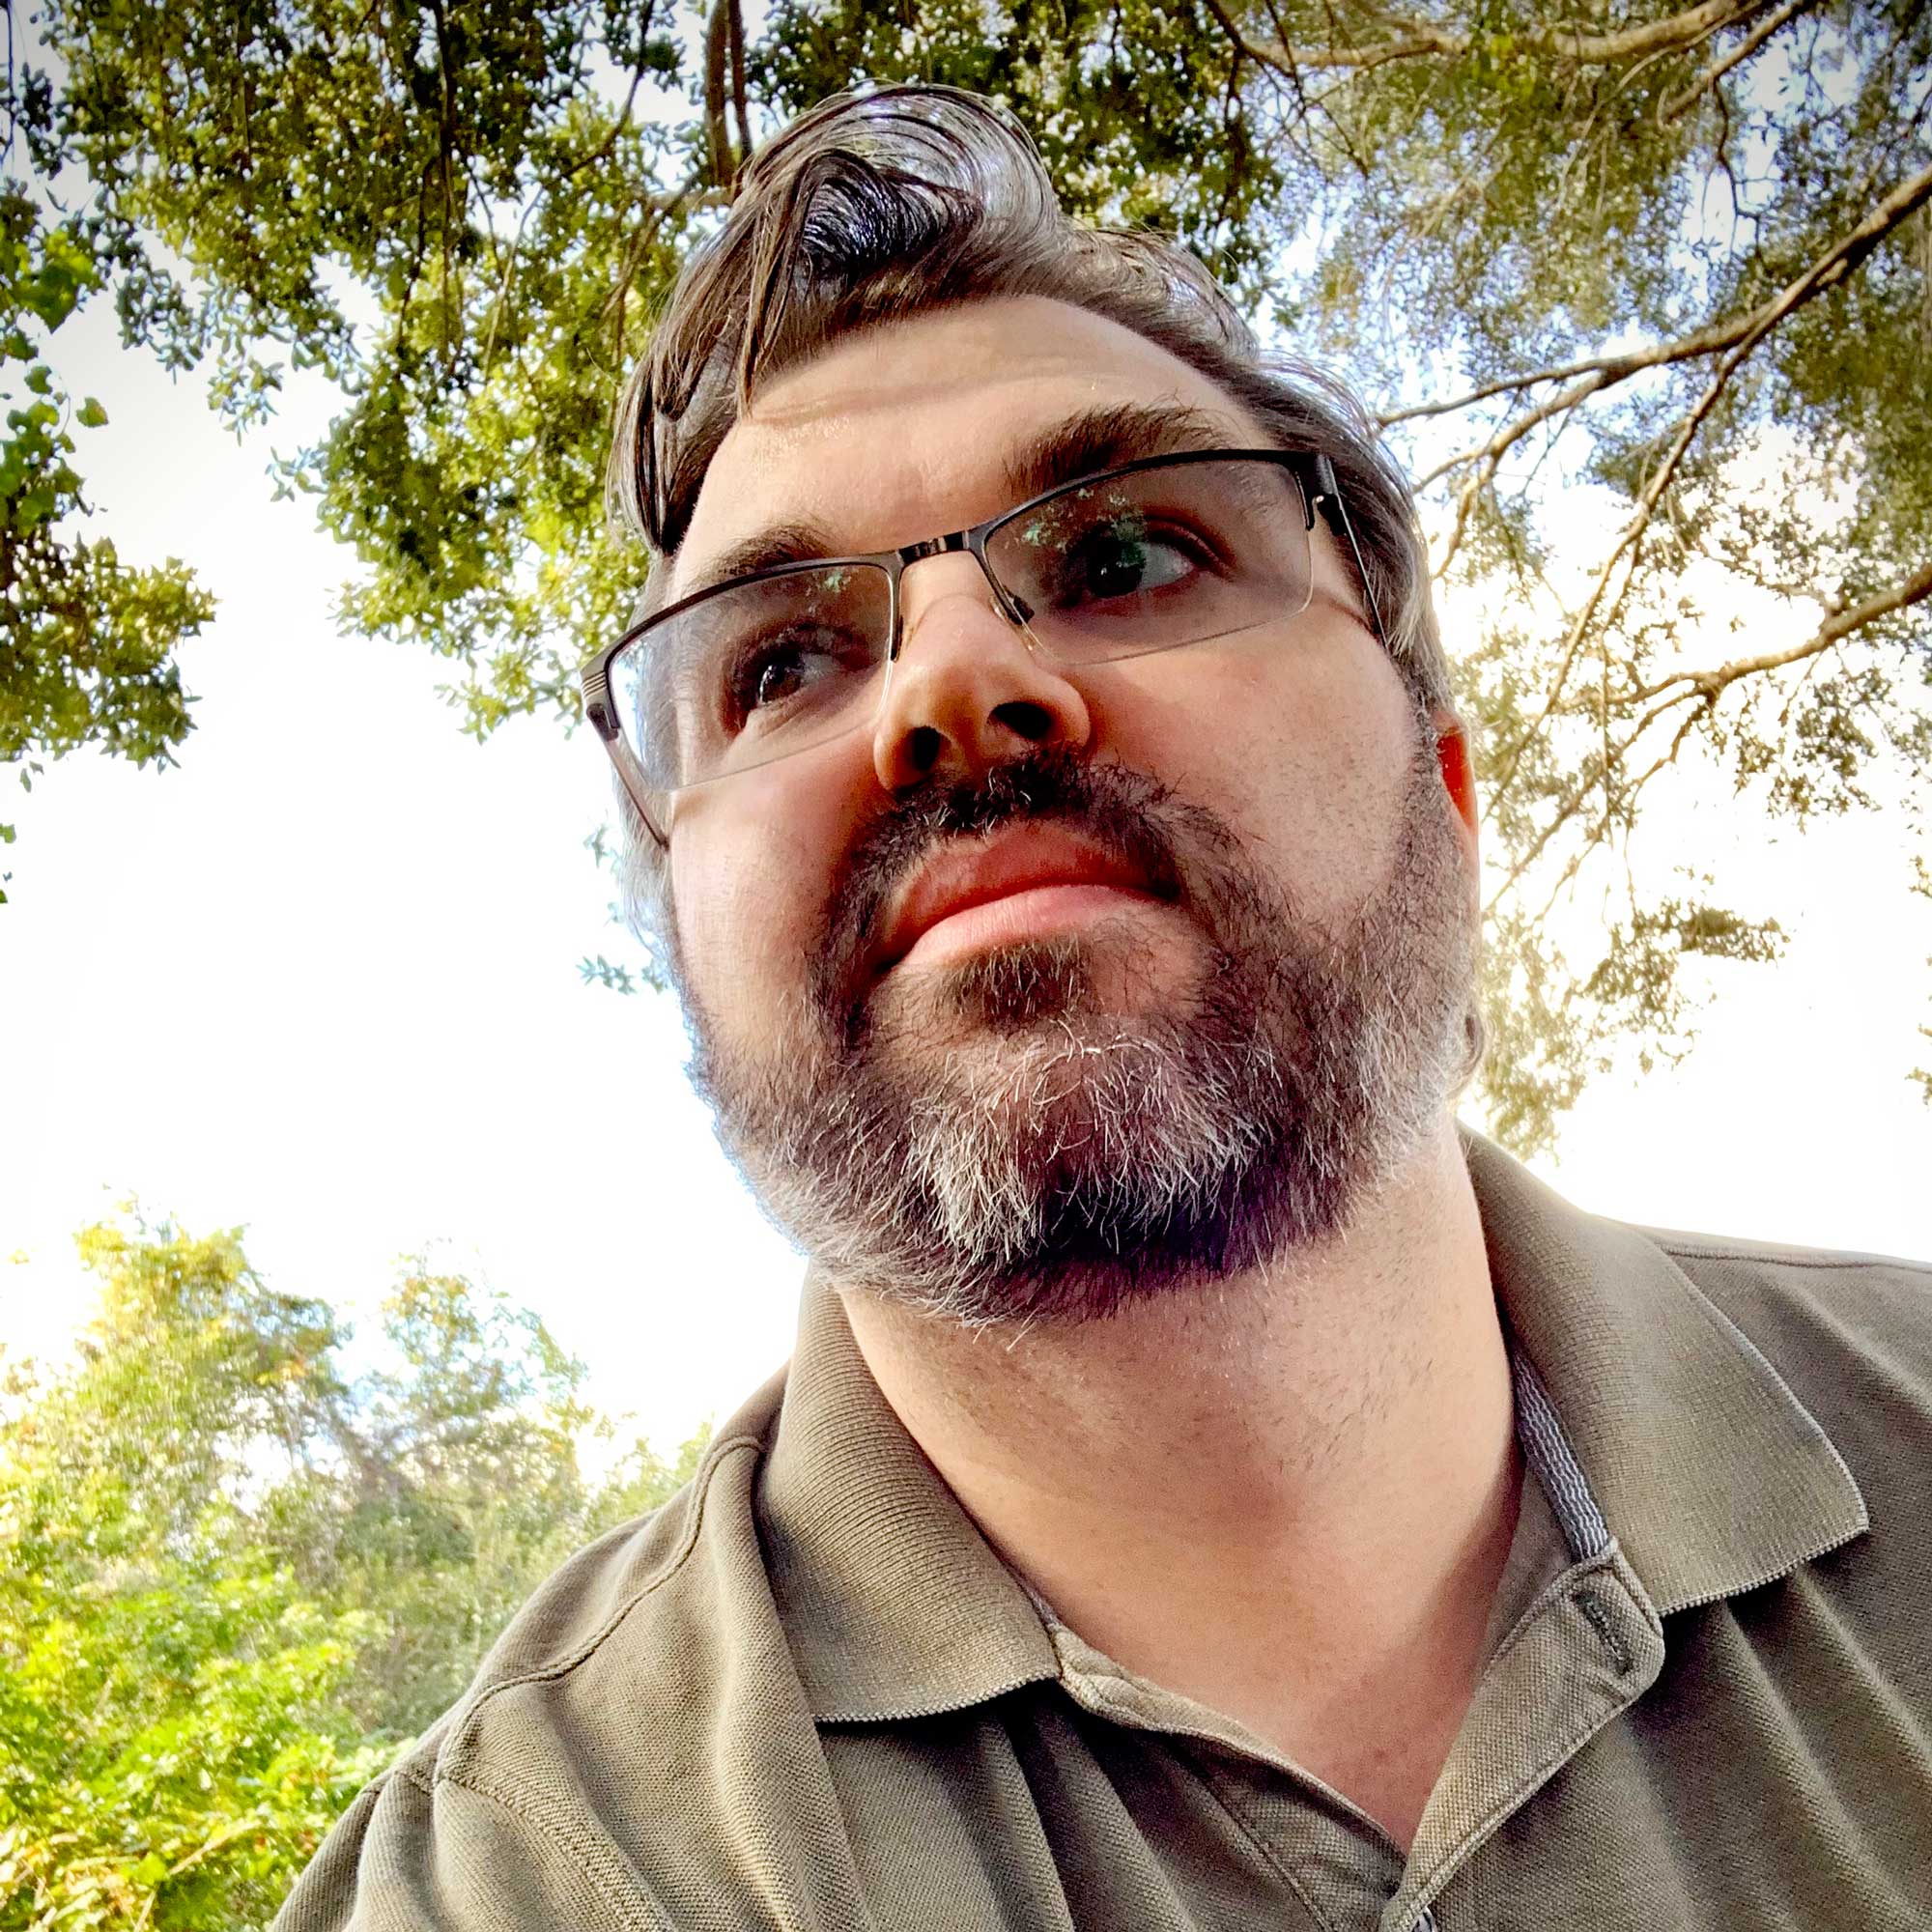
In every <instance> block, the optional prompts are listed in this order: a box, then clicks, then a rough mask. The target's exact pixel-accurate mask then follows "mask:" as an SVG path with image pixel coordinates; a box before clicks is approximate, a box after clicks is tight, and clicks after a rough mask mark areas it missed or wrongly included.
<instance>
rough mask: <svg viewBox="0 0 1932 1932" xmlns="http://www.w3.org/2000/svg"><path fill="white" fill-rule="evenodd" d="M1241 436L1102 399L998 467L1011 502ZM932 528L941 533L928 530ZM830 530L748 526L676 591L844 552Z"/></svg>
mask: <svg viewBox="0 0 1932 1932" xmlns="http://www.w3.org/2000/svg"><path fill="white" fill-rule="evenodd" d="M1243 440H1245V439H1243V438H1242V437H1241V436H1240V435H1239V433H1238V432H1237V431H1236V429H1235V427H1234V425H1233V424H1232V423H1230V422H1228V421H1226V420H1224V419H1223V418H1222V417H1220V416H1217V415H1215V414H1213V413H1212V412H1209V411H1208V410H1200V409H1195V408H1193V407H1192V406H1191V405H1189V404H1185V403H1107V404H1103V405H1101V406H1100V407H1098V408H1095V409H1091V410H1082V411H1081V412H1079V414H1077V415H1071V416H1067V417H1065V419H1064V420H1063V421H1060V422H1057V423H1051V424H1049V425H1048V426H1047V427H1046V428H1044V429H1041V430H1038V431H1036V432H1035V434H1034V435H1033V436H1031V437H1030V438H1029V439H1028V440H1026V441H1025V442H1024V443H1022V444H1021V445H1020V447H1019V448H1018V449H1016V450H1014V451H1013V452H1012V453H1011V454H1010V455H1009V457H1008V458H1007V460H1006V464H1005V466H1004V468H1003V471H1002V473H1003V474H1004V476H1005V478H1006V483H1007V490H1008V493H1009V496H1010V497H1011V498H1012V502H1013V504H1014V506H1015V507H1016V506H1018V505H1019V504H1021V503H1024V502H1026V501H1028V500H1029V499H1030V498H1032V497H1039V496H1043V495H1044V494H1045V493H1046V492H1047V491H1049V490H1057V489H1058V488H1059V487H1060V486H1061V484H1063V483H1072V482H1075V481H1077V480H1078V479H1079V478H1080V477H1082V476H1092V475H1094V474H1095V473H1096V472H1097V471H1099V470H1102V469H1116V468H1118V467H1119V466H1120V465H1121V464H1122V463H1135V462H1138V461H1139V460H1140V459H1141V458H1142V457H1144V456H1178V455H1180V454H1181V453H1183V452H1184V451H1187V450H1195V449H1228V448H1232V447H1235V446H1236V445H1238V444H1239V443H1241V442H1242V441H1243ZM928 534H929V535H932V536H939V535H941V534H943V533H942V532H941V531H938V530H933V531H930V532H928ZM841 554H845V553H843V552H841V550H840V549H839V546H838V543H837V541H836V540H835V539H834V537H833V536H832V535H831V533H830V532H829V531H828V530H827V529H826V528H825V527H824V526H823V525H821V524H815V523H812V522H811V521H810V519H804V518H798V519H788V520H787V521H785V522H783V523H780V524H770V525H767V526H765V527H764V528H763V529H759V530H753V531H750V532H749V533H748V534H746V535H745V536H742V537H740V538H739V539H738V540H737V541H736V542H735V543H732V544H729V545H727V546H726V547H725V549H724V550H723V551H721V552H720V553H719V554H718V555H717V556H715V557H713V558H712V559H710V561H709V562H707V563H706V564H705V566H704V569H703V571H702V572H701V573H700V574H699V575H698V576H697V578H696V580H695V581H694V582H691V583H689V584H686V585H684V586H682V587H681V588H680V590H679V592H678V595H679V597H680V599H682V598H684V597H689V596H693V595H695V594H696V592H697V591H699V590H709V589H711V588H713V587H714V586H716V585H717V584H720V583H728V582H731V581H732V579H734V578H739V577H753V576H755V575H756V574H757V573H758V572H759V571H761V570H776V569H778V568H779V567H780V566H781V565H783V564H787V563H807V562H810V561H811V560H812V559H814V558H817V557H831V556H838V555H841Z"/></svg>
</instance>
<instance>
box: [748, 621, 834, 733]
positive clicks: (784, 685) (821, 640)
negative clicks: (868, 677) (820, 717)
mask: <svg viewBox="0 0 1932 1932" xmlns="http://www.w3.org/2000/svg"><path fill="white" fill-rule="evenodd" d="M851 655H852V653H851V651H850V650H849V649H845V648H841V646H840V641H839V639H838V637H837V636H836V635H835V634H820V633H810V634H806V635H800V634H798V633H790V634H787V635H786V636H784V637H782V638H775V639H767V640H765V641H764V642H762V643H759V644H757V645H754V646H751V647H748V648H746V649H745V650H743V651H741V652H740V653H738V655H737V658H736V660H735V662H734V664H733V667H732V669H731V674H730V676H729V677H728V678H727V679H726V680H725V705H726V709H727V711H728V713H729V715H730V718H731V722H732V724H733V725H738V726H742V725H745V724H746V723H748V722H749V721H750V720H751V719H752V718H753V717H754V716H755V715H756V714H757V713H759V712H761V711H772V710H777V709H780V708H782V707H783V706H785V705H787V704H790V703H793V702H794V701H797V700H800V699H803V698H805V697H807V696H810V695H812V694H813V693H815V692H818V691H820V690H821V689H822V688H823V687H824V686H826V685H827V684H829V683H831V682H833V681H835V680H839V679H843V678H845V677H847V676H849V675H850V674H851V673H850V667H849V665H848V663H847V660H848V659H849V658H850V657H851Z"/></svg>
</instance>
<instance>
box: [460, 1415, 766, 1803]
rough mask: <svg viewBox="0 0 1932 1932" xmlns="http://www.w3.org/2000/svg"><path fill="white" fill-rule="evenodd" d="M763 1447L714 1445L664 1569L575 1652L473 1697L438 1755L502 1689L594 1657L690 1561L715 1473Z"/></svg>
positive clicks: (747, 1438) (745, 1442) (743, 1440)
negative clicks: (741, 1452) (739, 1454)
mask: <svg viewBox="0 0 1932 1932" xmlns="http://www.w3.org/2000/svg"><path fill="white" fill-rule="evenodd" d="M763 1448H764V1443H763V1441H762V1440H761V1438H759V1437H758V1436H755V1435H733V1436H728V1437H726V1439H725V1441H723V1442H721V1443H718V1444H717V1445H716V1446H715V1447H714V1448H713V1450H712V1452H711V1454H710V1455H709V1456H708V1457H707V1458H706V1459H705V1463H704V1466H703V1468H702V1469H700V1471H699V1476H700V1479H701V1480H699V1481H697V1482H696V1483H694V1484H693V1486H692V1498H691V1504H690V1508H689V1512H688V1516H687V1520H686V1523H685V1528H684V1533H683V1535H682V1536H681V1537H680V1538H679V1541H678V1546H677V1548H676V1549H675V1550H674V1551H673V1552H672V1553H671V1554H670V1556H668V1558H667V1559H666V1560H665V1563H664V1567H663V1568H662V1569H660V1570H659V1571H658V1572H657V1573H656V1574H655V1575H654V1576H652V1577H649V1578H648V1579H647V1580H646V1581H645V1582H643V1583H642V1584H640V1585H639V1587H638V1589H637V1590H636V1591H635V1592H634V1593H633V1594H632V1595H631V1596H629V1597H627V1598H625V1600H624V1601H623V1602H622V1603H621V1604H619V1605H617V1607H616V1608H615V1609H614V1610H612V1611H611V1614H610V1615H609V1616H608V1617H606V1618H605V1620H604V1621H603V1623H602V1624H600V1625H599V1626H598V1628H597V1629H596V1630H595V1631H593V1632H592V1633H591V1634H590V1635H589V1636H587V1637H585V1638H584V1640H583V1641H582V1643H581V1644H579V1645H578V1646H577V1648H576V1649H575V1650H573V1651H570V1652H568V1653H566V1654H565V1655H564V1656H562V1657H559V1658H553V1659H552V1660H551V1661H550V1662H548V1663H544V1664H539V1665H537V1666H534V1667H533V1668H531V1669H528V1670H521V1671H519V1672H518V1673H517V1674H516V1675H515V1676H514V1677H504V1678H499V1679H498V1680H497V1682H496V1683H495V1684H492V1685H490V1686H489V1687H488V1688H487V1689H486V1690H482V1691H480V1692H479V1693H478V1694H477V1698H476V1701H475V1703H473V1704H472V1705H471V1706H470V1707H469V1712H468V1714H467V1715H466V1717H465V1719H464V1721H463V1725H462V1728H461V1730H459V1731H457V1732H455V1733H453V1734H452V1735H451V1737H450V1740H449V1743H448V1744H447V1745H446V1746H445V1747H444V1748H443V1751H442V1752H440V1753H439V1756H442V1755H444V1754H446V1753H448V1752H450V1751H453V1750H454V1749H455V1747H456V1746H457V1745H458V1744H459V1743H460V1742H461V1741H462V1740H464V1739H465V1738H468V1737H469V1736H470V1735H471V1734H472V1733H473V1732H474V1730H475V1728H476V1719H477V1718H478V1716H479V1715H480V1714H481V1712H482V1710H483V1707H484V1705H486V1704H488V1703H489V1702H490V1701H491V1700H492V1699H493V1698H495V1697H497V1696H498V1695H500V1694H501V1693H502V1692H504V1691H506V1690H517V1689H518V1688H519V1687H520V1686H523V1685H526V1684H541V1683H545V1682H548V1681H551V1680H554V1679H555V1678H558V1677H567V1676H568V1675H569V1674H570V1673H571V1672H572V1671H573V1670H575V1669H576V1668H577V1666H578V1665H579V1664H581V1663H582V1662H584V1661H585V1659H587V1658H589V1657H590V1656H592V1655H593V1654H594V1653H595V1652H596V1651H597V1650H598V1649H599V1648H600V1647H601V1646H602V1645H603V1643H604V1642H605V1641H606V1639H607V1638H608V1637H609V1636H610V1635H611V1632H613V1631H614V1630H615V1629H616V1628H617V1626H618V1625H619V1624H621V1623H622V1622H623V1621H624V1619H625V1618H626V1617H628V1616H629V1615H630V1614H631V1612H632V1611H633V1610H635V1609H636V1608H637V1607H638V1605H639V1604H641V1603H642V1602H643V1601H644V1599H645V1598H646V1597H648V1596H650V1595H651V1593H652V1592H653V1591H655V1590H658V1589H660V1588H662V1587H663V1586H664V1585H665V1584H666V1583H668V1582H669V1581H670V1579H671V1578H672V1577H675V1576H676V1575H677V1573H678V1572H679V1571H680V1570H681V1569H683V1568H684V1566H685V1564H686V1563H687V1562H688V1561H689V1560H690V1557H691V1553H692V1551H693V1550H694V1549H696V1548H697V1539H698V1535H699V1532H700V1531H701V1530H702V1528H703V1525H704V1510H705V1504H706V1502H707V1500H708V1498H709V1496H710V1492H711V1484H712V1482H713V1481H714V1480H715V1478H716V1477H717V1474H718V1470H719V1468H720V1466H721V1465H722V1464H723V1463H724V1461H725V1457H726V1456H727V1455H729V1454H730V1453H731V1452H732V1451H734V1450H738V1449H753V1450H758V1451H762V1450H763ZM438 1776H446V1774H445V1773H442V1772H439V1773H438Z"/></svg>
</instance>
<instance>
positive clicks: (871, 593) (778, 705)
mask: <svg viewBox="0 0 1932 1932" xmlns="http://www.w3.org/2000/svg"><path fill="white" fill-rule="evenodd" d="M891 629H892V585H891V581H890V579H889V578H888V577H887V575H886V572H885V571H884V570H883V569H882V568H880V567H879V566H877V565H875V564H852V563H841V564H834V565H828V566H825V567H823V568H812V569H801V570H789V571H783V572H779V573H775V574H773V575H771V576H768V577H760V578H753V579H751V580H748V581H747V582H741V583H733V584H730V585H727V586H725V588H722V589H720V590H718V591H715V592H713V593H711V594H709V595H707V596H704V597H700V598H698V599H696V601H694V602H693V603H692V604H690V605H689V606H688V607H686V608H685V609H683V610H681V611H675V612H673V613H672V614H671V615H669V616H668V618H666V619H665V620H664V621H662V622H661V623H659V624H657V625H654V626H653V627H652V628H651V629H650V631H648V632H647V633H646V634H645V636H644V637H643V638H642V639H639V645H638V646H637V647H636V648H634V649H632V650H630V651H626V652H623V653H620V655H619V658H618V660H617V662H616V663H615V664H613V666H612V667H611V671H612V676H611V686H612V695H613V697H614V698H615V700H616V702H617V704H618V708H619V718H620V722H621V724H622V725H623V727H624V730H625V733H626V735H627V736H628V737H630V739H631V741H632V749H633V751H634V752H636V753H637V756H638V761H639V764H640V765H641V766H642V768H643V770H644V772H645V775H646V777H647V778H648V779H649V781H650V782H651V783H652V784H654V785H656V786H659V787H662V788H663V789H666V790H672V789H676V788H677V787H680V786H683V785H691V784H701V783H703V782H705V781H707V780H710V779H715V778H722V777H724V776H725V775H726V774H727V773H730V772H734V771H742V770H746V769H749V768H750V767H752V766H754V765H761V764H768V763H770V762H771V761H772V760H773V759H775V758H782V757H789V756H790V755H791V754H792V753H796V752H802V751H805V750H808V749H809V748H810V747H811V746H813V745H817V744H822V743H824V742H825V741H826V740H827V739H829V738H833V737H837V736H839V735H840V734H842V733H843V732H845V731H848V730H851V729H853V728H855V727H856V726H857V725H861V724H863V723H864V722H865V721H866V719H867V718H868V717H869V716H870V715H871V708H872V705H873V702H874V700H875V698H876V694H877V683H878V678H879V674H880V672H881V670H882V668H883V666H884V664H885V661H886V655H887V649H888V646H889V644H890V641H891Z"/></svg>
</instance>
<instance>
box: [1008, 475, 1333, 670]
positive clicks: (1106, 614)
mask: <svg viewBox="0 0 1932 1932" xmlns="http://www.w3.org/2000/svg"><path fill="white" fill-rule="evenodd" d="M986 554H987V560H988V561H989V562H990V563H991V564H992V566H993V570H994V574H995V575H996V576H997V577H998V578H999V579H1000V581H1001V582H1002V583H1003V584H1004V585H1005V586H1006V588H1007V590H1008V593H1009V596H1010V597H1011V598H1012V600H1013V601H1014V602H1015V603H1016V604H1019V605H1023V606H1025V607H1027V608H1029V609H1030V610H1031V611H1032V612H1033V617H1032V620H1031V623H1030V625H1029V628H1030V629H1031V630H1032V631H1033V633H1034V634H1035V635H1036V636H1037V637H1038V638H1040V639H1042V640H1043V641H1044V642H1046V643H1047V644H1048V645H1049V647H1050V648H1052V649H1054V650H1055V651H1057V652H1058V653H1060V654H1061V655H1062V656H1064V657H1065V658H1068V659H1071V660H1076V661H1085V662H1089V663H1094V662H1101V661H1104V660H1106V659H1109V658H1120V657H1132V656H1136V655H1139V654H1142V653H1145V652H1149V651H1161V650H1171V649H1173V648H1175V647H1176V646H1178V645H1180V644H1190V643H1201V642H1205V641H1207V640H1208V639H1212V638H1222V637H1229V636H1234V635H1236V634H1238V633H1240V632H1243V631H1247V630H1251V629H1254V628H1255V627H1257V626H1259V625H1263V624H1269V623H1275V622H1279V621H1280V620H1281V619H1283V618H1286V617H1292V616H1294V615H1295V614H1297V613H1298V612H1299V611H1302V610H1304V609H1306V607H1307V603H1308V593H1309V575H1310V572H1309V550H1308V532H1307V524H1306V518H1305V515H1304V511H1303V505H1302V498H1301V493H1300V489H1299V487H1298V485H1297V484H1296V483H1295V481H1294V478H1293V474H1292V473H1291V472H1290V471H1289V470H1288V469H1286V468H1285V467H1284V466H1282V465H1279V464H1274V463H1266V462H1260V461H1254V460H1248V461H1242V460H1238V459H1234V460H1230V461H1227V462H1213V463H1176V464H1171V465H1161V466H1155V467H1152V468H1150V469H1143V470H1137V471H1134V472H1133V473H1131V474H1129V475H1125V476H1113V477H1108V478H1106V479H1104V480H1103V481H1101V482H1098V483H1094V484H1081V485H1076V486H1074V487H1072V488H1070V489H1067V490H1065V491H1063V492H1061V493H1060V494H1059V495H1058V496H1054V497H1048V498H1047V499H1046V501H1045V502H1043V503H1037V504H1034V505H1033V506H1032V507H1031V508H1029V509H1028V510H1027V511H1026V512H1025V513H1024V514H1023V515H1021V516H1019V517H1016V518H1015V519H1014V520H1013V521H1012V522H1010V523H1009V524H1006V525H1003V526H1001V527H1000V528H999V529H997V530H996V531H995V532H994V533H993V535H992V536H991V537H990V538H989V539H988V541H987V546H986Z"/></svg>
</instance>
